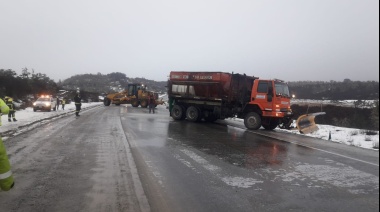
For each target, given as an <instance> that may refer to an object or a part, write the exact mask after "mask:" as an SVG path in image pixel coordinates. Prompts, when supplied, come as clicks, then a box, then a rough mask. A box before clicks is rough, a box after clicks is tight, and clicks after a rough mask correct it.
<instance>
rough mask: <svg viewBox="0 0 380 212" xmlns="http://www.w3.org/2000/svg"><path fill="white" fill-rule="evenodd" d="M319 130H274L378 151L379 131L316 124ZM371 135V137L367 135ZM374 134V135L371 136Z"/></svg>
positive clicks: (234, 119) (241, 120)
mask: <svg viewBox="0 0 380 212" xmlns="http://www.w3.org/2000/svg"><path fill="white" fill-rule="evenodd" d="M229 120H231V121H236V122H244V121H243V119H238V118H231V119H229ZM317 126H318V128H319V130H318V131H316V132H313V133H311V134H301V133H300V132H299V131H298V130H297V129H294V130H286V129H280V128H276V129H275V130H279V131H283V132H288V133H293V134H299V135H303V136H309V137H313V138H319V139H322V140H326V141H329V137H330V135H331V140H330V141H332V142H337V143H342V144H346V145H350V146H355V147H361V148H365V149H372V150H377V151H378V150H379V131H373V130H362V129H354V128H344V127H336V126H330V125H321V124H317ZM367 134H371V135H367ZM372 134H374V135H372Z"/></svg>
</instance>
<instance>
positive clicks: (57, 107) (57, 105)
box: [55, 96, 60, 110]
mask: <svg viewBox="0 0 380 212" xmlns="http://www.w3.org/2000/svg"><path fill="white" fill-rule="evenodd" d="M59 102H60V100H59V98H58V96H57V104H56V105H55V107H56V109H57V110H58V109H59Z"/></svg>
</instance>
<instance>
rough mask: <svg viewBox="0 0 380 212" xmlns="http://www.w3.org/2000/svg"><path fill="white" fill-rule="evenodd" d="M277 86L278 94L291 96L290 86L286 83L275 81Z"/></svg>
mask: <svg viewBox="0 0 380 212" xmlns="http://www.w3.org/2000/svg"><path fill="white" fill-rule="evenodd" d="M275 86H276V96H283V97H289V98H290V92H289V87H288V85H287V84H286V83H282V82H275Z"/></svg>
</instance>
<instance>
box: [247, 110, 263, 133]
mask: <svg viewBox="0 0 380 212" xmlns="http://www.w3.org/2000/svg"><path fill="white" fill-rule="evenodd" d="M244 125H245V127H246V128H248V129H250V130H257V129H259V128H260V127H261V117H260V115H259V114H257V113H255V112H251V113H248V114H247V115H246V116H245V118H244Z"/></svg>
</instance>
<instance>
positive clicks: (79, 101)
mask: <svg viewBox="0 0 380 212" xmlns="http://www.w3.org/2000/svg"><path fill="white" fill-rule="evenodd" d="M74 102H75V108H76V111H75V115H76V116H80V115H79V111H80V110H81V106H82V98H81V97H80V95H79V93H77V94H76V95H75V97H74Z"/></svg>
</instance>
